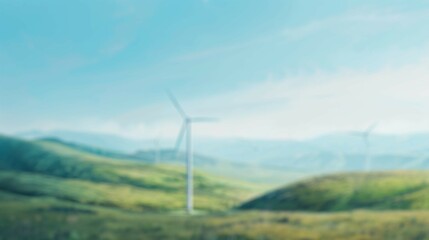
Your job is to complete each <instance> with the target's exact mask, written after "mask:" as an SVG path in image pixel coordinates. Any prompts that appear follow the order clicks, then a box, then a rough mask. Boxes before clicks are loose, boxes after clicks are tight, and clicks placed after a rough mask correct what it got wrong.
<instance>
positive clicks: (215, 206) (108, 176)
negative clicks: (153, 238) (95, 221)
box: [0, 136, 252, 211]
mask: <svg viewBox="0 0 429 240" xmlns="http://www.w3.org/2000/svg"><path fill="white" fill-rule="evenodd" d="M184 180H185V173H184V171H183V168H181V167H175V166H168V165H151V164H144V163H139V162H135V161H130V160H128V159H123V160H122V161H117V160H116V159H113V158H108V157H103V156H100V155H96V154H90V153H88V152H85V151H79V150H77V149H75V148H71V147H67V146H66V145H64V144H57V143H55V142H52V141H32V142H29V141H22V140H18V139H14V138H9V137H5V136H0V190H3V191H6V192H11V193H15V194H21V195H26V196H48V197H53V198H58V199H61V200H66V201H72V202H78V203H84V204H90V205H100V206H113V207H117V208H123V209H130V210H151V211H161V210H177V209H181V208H182V207H183V205H184V202H185V201H184V199H185V195H184V191H183V190H184V189H185V181H184ZM195 192H196V197H195V198H196V199H195V201H196V208H198V209H202V210H210V211H214V210H222V209H227V208H229V207H231V206H234V205H236V204H238V203H239V202H240V201H241V200H243V199H245V198H247V197H249V196H250V195H251V194H252V187H251V186H250V185H247V184H244V183H240V182H235V181H227V180H221V179H216V178H214V177H211V176H208V175H206V174H203V173H199V172H197V173H196V175H195Z"/></svg>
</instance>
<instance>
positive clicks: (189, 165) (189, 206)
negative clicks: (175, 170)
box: [168, 92, 216, 214]
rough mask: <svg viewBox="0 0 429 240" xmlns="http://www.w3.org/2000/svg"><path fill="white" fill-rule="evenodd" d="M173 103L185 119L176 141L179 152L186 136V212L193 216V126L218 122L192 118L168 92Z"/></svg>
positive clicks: (210, 119)
mask: <svg viewBox="0 0 429 240" xmlns="http://www.w3.org/2000/svg"><path fill="white" fill-rule="evenodd" d="M168 96H169V97H170V100H171V102H172V103H173V105H174V107H175V108H176V110H177V112H178V113H179V114H180V116H181V117H182V119H183V124H182V127H181V129H180V132H179V135H178V137H177V141H176V152H178V151H179V149H180V146H181V143H182V141H183V138H184V137H185V135H186V180H187V181H186V211H187V212H188V214H192V212H193V210H194V200H193V196H194V187H193V161H194V159H193V157H194V154H193V145H192V124H193V123H198V122H213V121H216V119H214V118H202V117H190V116H188V115H187V114H186V112H185V111H184V110H183V108H182V106H181V105H180V104H179V102H178V101H177V99H176V98H175V97H174V95H173V94H171V93H170V92H168Z"/></svg>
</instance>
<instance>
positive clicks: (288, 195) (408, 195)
mask: <svg viewBox="0 0 429 240" xmlns="http://www.w3.org/2000/svg"><path fill="white" fill-rule="evenodd" d="M240 208H241V209H259V210H291V211H343V210H353V209H361V208H365V209H373V210H386V209H390V210H391V209H429V172H426V171H396V172H379V173H344V174H334V175H328V176H322V177H316V178H312V179H309V180H305V181H300V182H297V183H294V184H291V185H288V186H286V187H283V188H281V189H278V190H276V191H273V192H270V193H268V194H266V195H263V196H261V197H259V198H256V199H254V200H251V201H249V202H247V203H245V204H243V205H242V206H241V207H240Z"/></svg>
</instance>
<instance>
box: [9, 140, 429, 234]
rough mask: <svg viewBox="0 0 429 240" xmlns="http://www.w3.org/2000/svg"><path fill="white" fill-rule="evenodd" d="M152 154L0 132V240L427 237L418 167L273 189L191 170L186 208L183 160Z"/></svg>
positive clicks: (427, 211)
mask: <svg viewBox="0 0 429 240" xmlns="http://www.w3.org/2000/svg"><path fill="white" fill-rule="evenodd" d="M149 160H150V159H149ZM149 160H148V161H143V162H142V161H140V160H139V161H136V160H135V159H132V158H127V157H126V156H124V155H121V154H119V153H114V152H110V151H106V150H98V149H93V148H88V147H85V146H79V145H70V144H65V143H62V142H59V141H53V140H46V139H45V140H36V141H23V140H19V139H15V138H10V137H5V136H2V137H0V239H32V240H33V239H34V240H39V239H40V240H42V239H43V240H49V239H71V240H72V239H75V240H77V239H144V240H151V239H154V240H155V239H156V240H158V239H163V240H164V239H165V240H169V239H172V240H173V239H174V240H176V239H177V240H189V239H192V240H196V239H201V240H222V239H225V240H239V239H243V240H271V239H273V240H274V239H301V240H304V239H389V240H390V239H416V240H417V239H419V240H420V239H429V230H428V228H427V226H428V225H429V201H428V200H427V199H429V197H428V196H429V175H428V174H427V172H425V171H395V172H377V173H341V174H331V175H324V176H318V177H313V178H309V179H306V180H302V181H298V182H295V183H293V184H287V185H286V186H284V187H282V188H279V189H277V190H274V191H269V188H267V187H266V186H265V185H257V184H254V183H251V182H246V181H243V179H241V180H234V179H229V178H225V177H220V176H214V175H210V174H207V173H204V172H201V171H197V172H196V175H195V206H196V209H197V210H196V211H195V213H194V214H193V215H191V216H189V215H187V214H186V213H185V212H184V211H183V209H184V205H185V204H184V203H185V194H184V188H185V172H184V169H183V167H182V166H178V165H175V164H155V163H149V162H150V161H149ZM266 191H267V193H265V194H264V192H266Z"/></svg>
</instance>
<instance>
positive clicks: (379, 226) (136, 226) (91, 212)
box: [0, 191, 429, 240]
mask: <svg viewBox="0 0 429 240" xmlns="http://www.w3.org/2000/svg"><path fill="white" fill-rule="evenodd" d="M0 197H1V199H2V201H1V204H0V230H1V231H0V239H32V240H58V239H70V240H78V239H80V240H84V239H88V240H92V239H112V240H113V239H127V240H133V239H136V240H137V239H145V240H152V239H153V240H159V239H163V240H214V239H216V240H231V239H235V240H262V239H264V240H277V239H291V240H295V239H296V240H303V239H307V240H310V239H326V240H332V239H344V240H346V239H347V240H363V239H367V240H369V239H371V240H378V239H380V240H381V239H386V240H392V239H393V240H396V239H398V240H399V239H416V240H417V239H419V240H420V239H429V230H428V228H427V226H428V225H429V212H427V211H425V212H424V211H423V212H417V211H383V212H373V211H353V212H341V213H329V214H327V213H299V212H295V213H291V212H279V213H277V212H263V211H247V212H235V213H220V214H210V215H197V216H186V215H183V214H177V213H170V214H168V213H163V214H158V213H144V214H142V213H141V212H130V211H123V210H121V209H113V208H107V207H95V206H90V205H87V204H78V203H73V202H67V201H61V200H58V199H55V198H50V197H43V196H40V197H27V196H22V195H14V194H10V193H5V192H1V191H0Z"/></svg>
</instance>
